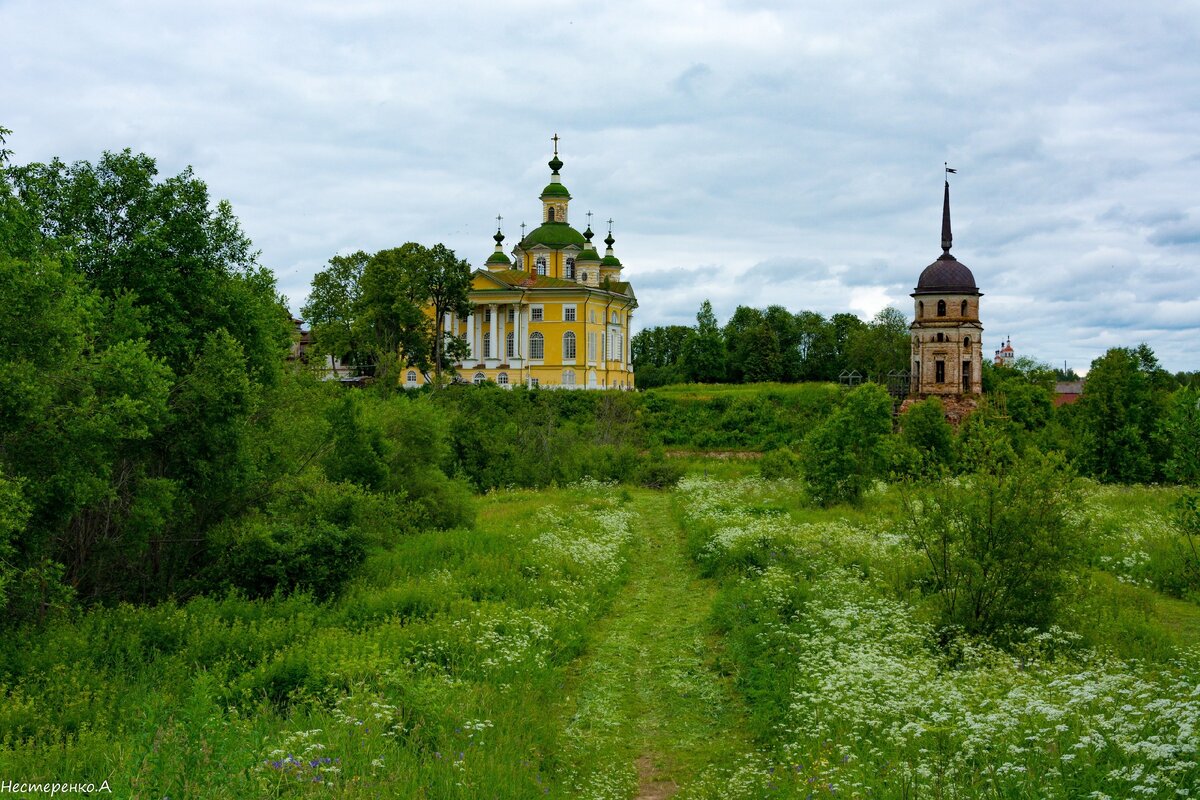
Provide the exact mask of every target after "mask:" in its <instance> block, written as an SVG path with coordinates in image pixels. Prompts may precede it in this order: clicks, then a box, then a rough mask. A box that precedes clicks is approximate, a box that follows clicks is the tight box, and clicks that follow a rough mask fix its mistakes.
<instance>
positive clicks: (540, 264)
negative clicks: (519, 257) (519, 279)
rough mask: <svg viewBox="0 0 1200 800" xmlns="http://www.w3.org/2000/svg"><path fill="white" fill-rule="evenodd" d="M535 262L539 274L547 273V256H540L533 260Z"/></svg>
mask: <svg viewBox="0 0 1200 800" xmlns="http://www.w3.org/2000/svg"><path fill="white" fill-rule="evenodd" d="M533 264H534V267H535V268H536V270H537V274H538V275H545V274H546V257H545V256H538V257H537V258H535V259H534V260H533Z"/></svg>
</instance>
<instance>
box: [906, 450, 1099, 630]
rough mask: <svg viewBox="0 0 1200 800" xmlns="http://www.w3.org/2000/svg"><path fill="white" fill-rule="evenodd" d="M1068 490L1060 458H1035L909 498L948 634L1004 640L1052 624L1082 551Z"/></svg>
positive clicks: (928, 580)
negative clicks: (951, 630)
mask: <svg viewBox="0 0 1200 800" xmlns="http://www.w3.org/2000/svg"><path fill="white" fill-rule="evenodd" d="M1072 491H1073V490H1072V476H1071V475H1070V474H1069V473H1068V472H1067V471H1066V469H1065V467H1064V466H1063V464H1062V460H1061V459H1059V458H1045V457H1041V456H1033V457H1029V458H1026V459H1024V460H1022V461H1020V462H1018V463H1017V464H1016V465H1015V466H1014V467H1013V468H1012V469H1010V470H1007V471H1005V472H1004V473H1002V474H992V473H975V474H972V475H969V476H966V477H964V478H961V479H959V480H957V481H954V482H949V481H947V482H944V483H942V484H939V485H936V486H933V487H930V488H928V489H927V490H925V491H923V492H921V493H919V494H918V495H917V496H916V497H910V498H906V500H905V508H904V518H903V520H902V522H901V527H902V530H903V531H904V533H905V535H906V536H907V538H908V540H909V542H910V544H911V545H912V546H913V547H914V548H915V549H916V550H917V551H918V552H919V553H920V554H921V555H922V556H923V557H924V559H925V564H926V567H927V570H926V572H925V578H924V589H925V590H926V592H927V593H928V594H929V595H930V596H932V597H933V598H934V599H935V601H936V604H937V606H938V609H939V611H940V616H941V620H942V622H943V623H944V624H945V625H950V626H960V627H962V628H963V629H965V630H966V631H968V632H969V633H975V634H982V635H986V636H1003V635H1008V634H1009V633H1011V632H1012V631H1014V630H1020V629H1023V628H1025V627H1027V626H1034V627H1038V628H1045V627H1046V626H1047V625H1048V624H1049V623H1050V622H1051V621H1052V620H1053V619H1054V616H1055V613H1056V612H1057V606H1058V599H1059V595H1060V594H1061V593H1062V591H1063V588H1064V581H1065V576H1066V574H1067V571H1068V569H1069V568H1070V567H1071V566H1072V565H1073V563H1074V562H1075V560H1076V558H1077V556H1078V551H1079V545H1078V531H1077V530H1076V529H1075V528H1074V527H1073V525H1072V524H1071V523H1070V522H1069V520H1068V513H1067V512H1068V508H1069V506H1070V502H1071V492H1072Z"/></svg>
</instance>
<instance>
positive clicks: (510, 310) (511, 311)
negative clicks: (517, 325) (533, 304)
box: [508, 306, 516, 322]
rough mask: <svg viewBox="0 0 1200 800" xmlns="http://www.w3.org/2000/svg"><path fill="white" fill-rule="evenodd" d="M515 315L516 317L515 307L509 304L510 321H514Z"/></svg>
mask: <svg viewBox="0 0 1200 800" xmlns="http://www.w3.org/2000/svg"><path fill="white" fill-rule="evenodd" d="M515 317H516V312H515V310H514V309H513V307H512V306H509V307H508V321H509V322H512V321H513V319H514V318H515Z"/></svg>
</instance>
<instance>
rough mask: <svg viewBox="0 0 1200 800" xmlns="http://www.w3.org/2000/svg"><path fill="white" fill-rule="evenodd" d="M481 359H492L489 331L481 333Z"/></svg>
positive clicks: (490, 334)
mask: <svg viewBox="0 0 1200 800" xmlns="http://www.w3.org/2000/svg"><path fill="white" fill-rule="evenodd" d="M483 357H484V358H491V357H492V333H491V331H484V332H483Z"/></svg>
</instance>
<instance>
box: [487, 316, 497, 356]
mask: <svg viewBox="0 0 1200 800" xmlns="http://www.w3.org/2000/svg"><path fill="white" fill-rule="evenodd" d="M488 308H490V309H491V310H492V352H491V353H489V354H488V355H490V356H491V357H492V358H495V357H496V336H497V335H498V333H499V331H500V319H499V316H500V310H499V306H497V305H496V304H495V303H492V304H491V305H490V306H488Z"/></svg>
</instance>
